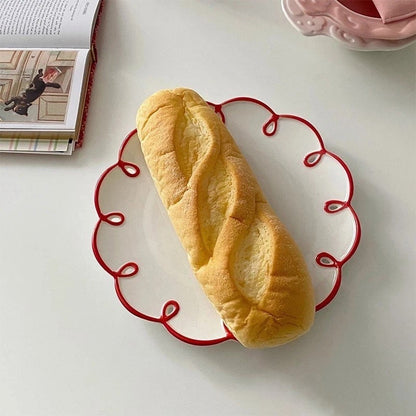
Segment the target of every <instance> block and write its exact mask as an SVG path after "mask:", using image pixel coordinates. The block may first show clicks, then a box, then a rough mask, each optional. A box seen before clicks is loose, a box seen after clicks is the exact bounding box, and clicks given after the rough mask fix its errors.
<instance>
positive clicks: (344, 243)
mask: <svg viewBox="0 0 416 416" xmlns="http://www.w3.org/2000/svg"><path fill="white" fill-rule="evenodd" d="M211 105H213V106H214V104H211ZM215 109H216V111H217V112H218V114H219V116H221V117H223V119H224V120H225V123H226V125H227V127H228V129H229V130H230V132H231V133H232V135H233V136H234V138H235V140H236V141H237V143H238V145H239V146H240V149H241V150H242V152H243V154H244V155H245V156H246V158H247V160H248V162H249V163H250V165H251V167H252V169H253V171H254V173H255V174H256V176H257V179H258V181H259V182H260V185H261V186H262V189H263V191H264V193H265V195H266V197H267V198H268V200H269V202H270V203H271V205H272V206H273V208H274V209H275V211H276V213H277V214H278V216H279V217H280V218H281V220H282V221H283V222H284V223H285V224H286V226H287V228H288V229H289V231H290V232H291V234H292V236H293V237H294V239H295V241H296V242H297V243H298V245H299V247H300V249H301V251H302V252H303V254H304V257H305V259H306V262H307V265H308V267H309V270H310V273H311V276H312V280H313V286H314V290H315V297H316V302H317V310H319V309H321V308H322V307H324V306H325V305H327V304H328V303H329V302H330V301H331V300H332V299H333V298H334V296H335V295H336V293H337V291H338V289H339V286H340V283H341V271H342V266H343V265H344V264H345V262H346V261H347V260H349V259H350V258H351V256H352V255H353V254H354V252H355V250H356V248H357V246H358V243H359V239H360V225H359V221H358V218H357V216H356V214H355V212H354V210H353V208H352V207H351V199H352V194H353V182H352V177H351V174H350V172H349V170H348V168H347V166H346V165H345V163H344V162H343V161H342V160H341V159H340V158H339V157H338V156H336V155H334V154H333V153H331V152H329V151H328V150H327V149H326V148H325V146H324V143H323V141H322V139H321V137H320V135H319V133H318V131H317V130H316V129H315V128H314V127H313V126H312V125H311V124H310V123H308V122H307V121H306V120H303V119H301V118H299V117H296V116H289V115H287V116H285V115H279V116H278V115H277V114H276V113H274V112H273V110H272V109H271V108H270V107H268V106H267V105H266V104H264V103H262V102H260V101H258V100H255V99H251V98H244V97H239V98H235V99H231V100H228V101H226V102H224V103H222V104H219V105H215ZM274 129H276V131H274ZM95 204H96V210H97V213H98V216H99V220H98V223H97V226H96V229H95V231H94V235H93V250H94V254H95V256H96V258H97V260H98V262H99V263H100V264H101V265H102V267H103V268H104V269H105V270H106V271H107V272H108V273H109V274H110V275H111V276H113V278H114V283H115V288H116V292H117V295H118V297H119V299H120V301H121V302H122V304H123V305H124V306H125V307H126V308H127V309H128V310H129V311H130V312H131V313H133V314H135V315H136V316H138V317H140V318H143V319H147V320H151V321H154V322H159V323H161V324H163V325H164V326H165V327H166V328H167V329H168V330H169V332H170V333H171V334H172V335H174V336H176V337H177V338H179V339H181V340H182V341H185V342H189V343H192V344H196V345H210V344H215V343H218V342H222V341H225V340H227V339H232V335H231V334H230V333H229V332H228V331H227V329H226V328H225V327H224V325H223V324H222V321H221V319H220V318H219V315H218V314H217V313H216V311H215V310H214V308H213V306H212V305H211V304H210V303H209V301H208V300H207V298H206V297H205V295H204V293H203V291H202V289H201V287H200V286H199V284H198V282H197V280H196V279H195V277H194V276H193V274H192V271H191V268H190V266H189V264H188V261H187V257H186V254H185V252H184V250H183V249H182V247H181V244H180V242H179V240H178V237H177V236H176V233H175V231H174V230H173V227H172V225H171V223H170V220H169V218H168V216H167V214H166V212H165V209H164V207H163V205H162V203H161V201H160V199H159V197H158V194H157V192H156V189H155V187H154V185H153V182H152V179H151V177H150V174H149V171H148V170H147V167H146V164H145V162H144V158H143V155H142V152H141V150H140V144H139V140H138V137H137V135H136V134H135V132H132V133H131V134H130V135H129V136H128V137H127V138H126V139H125V141H124V143H123V145H122V147H121V150H120V154H119V159H118V161H117V163H115V164H114V165H112V166H110V167H109V168H108V169H106V170H105V172H104V173H103V174H102V176H101V177H100V179H99V181H98V184H97V188H96V192H95Z"/></svg>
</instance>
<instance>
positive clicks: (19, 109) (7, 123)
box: [0, 0, 102, 154]
mask: <svg viewBox="0 0 416 416" xmlns="http://www.w3.org/2000/svg"><path fill="white" fill-rule="evenodd" d="M101 5H102V0H52V1H51V0H1V1H0V152H20V153H22V152H24V153H51V154H71V153H72V151H73V150H74V148H76V147H79V146H81V144H82V140H83V133H84V127H85V120H86V115H87V107H88V100H89V92H90V91H89V90H90V87H91V82H92V76H93V73H94V68H95V62H96V53H95V46H94V40H95V33H96V30H95V29H96V27H97V20H98V16H99V12H100V8H101Z"/></svg>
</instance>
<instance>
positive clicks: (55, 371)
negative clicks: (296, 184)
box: [0, 0, 416, 416]
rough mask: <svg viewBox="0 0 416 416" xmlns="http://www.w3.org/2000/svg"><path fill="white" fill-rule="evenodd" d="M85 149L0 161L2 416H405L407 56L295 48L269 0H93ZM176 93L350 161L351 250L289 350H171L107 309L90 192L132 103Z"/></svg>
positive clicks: (410, 252) (409, 336) (321, 40)
mask: <svg viewBox="0 0 416 416" xmlns="http://www.w3.org/2000/svg"><path fill="white" fill-rule="evenodd" d="M98 51H99V64H98V67H97V72H96V78H95V84H94V90H93V94H92V99H91V108H90V112H89V119H88V125H87V131H86V138H85V144H84V147H83V148H82V149H81V150H79V151H77V152H76V153H75V154H74V155H73V156H72V157H68V158H66V157H54V156H26V155H1V156H0V189H1V194H2V197H1V202H0V267H1V272H0V374H1V377H0V413H1V414H2V415H7V416H14V415H19V416H25V415H36V416H37V415H39V416H48V415H51V416H52V415H53V416H66V415H68V416H69V415H71V416H72V415H86V416H95V415H97V416H98V415H100V416H101V415H145V416H147V415H238V416H240V415H270V416H271V415H273V416H274V415H319V416H322V415H378V416H381V415H400V416H403V415H411V414H414V413H413V411H414V408H415V406H416V400H415V397H416V395H415V375H416V367H415V359H414V348H415V341H416V325H415V323H416V319H415V315H416V314H415V308H414V304H415V295H416V293H415V289H416V285H415V282H416V276H415V274H416V273H415V271H416V244H415V243H416V241H415V240H416V193H415V180H416V163H415V153H416V135H415V131H416V117H415V115H416V79H415V73H416V45H413V46H411V47H408V48H405V49H403V50H400V51H395V52H378V53H372V52H371V53H369V52H365V53H362V52H353V51H350V50H347V49H345V48H344V47H343V46H341V45H339V44H338V43H336V42H335V41H333V40H331V39H329V38H325V37H313V38H308V37H304V36H302V35H300V34H299V33H298V32H296V31H295V30H294V29H293V28H292V27H291V26H290V24H289V23H288V22H287V21H286V19H285V17H284V16H283V13H282V11H281V9H280V2H279V1H277V0H261V1H259V0H257V1H250V0H244V1H243V0H242V1H232V0H228V1H227V0H222V1H206V0H205V1H204V0H187V1H186V0H182V1H180V0H171V1H161V0H147V1H145V0H107V1H106V6H105V10H104V13H103V18H102V24H101V27H100V32H99V37H98ZM176 86H187V87H190V88H193V89H195V90H197V91H198V92H199V93H200V94H201V95H202V96H204V97H209V99H210V100H211V101H214V102H220V101H222V100H224V99H226V98H229V97H233V96H238V95H251V96H254V97H257V98H261V99H263V100H264V101H265V102H267V103H268V104H270V105H272V106H273V108H275V109H277V110H279V111H284V112H287V113H294V114H298V115H302V116H303V117H305V118H307V119H309V120H310V121H312V122H313V123H314V124H315V125H316V126H318V128H319V129H320V131H321V133H322V135H323V137H324V140H325V143H326V145H327V147H328V148H329V149H330V150H332V151H334V152H335V153H337V154H339V155H340V156H341V157H342V158H343V159H344V160H345V161H346V162H347V164H348V165H349V167H350V169H351V171H352V173H353V176H354V179H355V185H356V191H355V196H354V201H353V205H354V207H355V209H356V210H357V212H358V214H359V217H360V219H361V223H362V228H363V235H362V241H361V244H360V247H359V249H358V251H357V253H356V255H355V256H354V257H353V259H352V260H351V261H350V262H349V263H348V264H347V265H346V266H345V269H344V279H343V284H342V287H341V290H340V293H339V295H338V296H337V298H336V299H335V300H334V302H333V303H332V304H331V305H329V306H328V307H327V308H326V309H324V310H322V311H321V312H319V313H318V315H317V318H316V322H315V325H314V327H313V329H312V330H311V331H310V332H309V333H308V334H307V335H305V336H304V337H302V338H301V339H299V340H298V341H296V342H293V343H290V344H288V345H285V346H282V347H279V348H276V349H271V350H261V351H252V350H245V349H244V348H242V347H240V346H239V345H237V344H236V343H233V342H228V343H224V344H221V345H218V346H214V347H209V348H200V347H194V346H189V345H186V344H183V343H181V342H179V341H177V340H176V339H174V338H172V337H170V336H169V335H168V334H167V332H166V331H165V330H164V329H163V328H162V327H161V326H158V325H153V324H150V323H147V322H143V321H140V320H139V319H137V318H135V317H134V316H133V315H130V314H129V313H128V312H127V311H126V310H125V309H124V308H123V307H122V306H121V304H120V303H119V301H118V300H117V298H116V295H115V293H114V289H113V282H112V278H111V277H110V276H108V275H107V274H106V272H105V271H104V270H103V269H102V268H101V267H100V266H99V265H98V263H97V262H96V260H95V258H94V256H93V254H92V250H91V234H92V231H93V228H94V225H95V223H96V220H97V216H96V213H95V210H94V205H93V192H94V187H95V184H96V181H97V179H98V177H99V175H100V174H101V172H102V171H103V170H104V169H105V168H106V167H108V166H109V165H110V164H112V163H114V162H115V161H116V157H117V152H118V149H119V147H120V144H121V141H122V139H123V137H124V135H125V134H126V133H127V132H128V131H129V130H130V129H132V128H134V120H135V113H136V110H137V108H138V106H139V105H140V103H141V102H142V101H143V100H144V99H145V98H146V97H147V96H148V95H150V94H151V93H153V92H154V91H156V90H159V89H162V88H172V87H176Z"/></svg>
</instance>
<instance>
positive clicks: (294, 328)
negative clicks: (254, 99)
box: [137, 88, 315, 348]
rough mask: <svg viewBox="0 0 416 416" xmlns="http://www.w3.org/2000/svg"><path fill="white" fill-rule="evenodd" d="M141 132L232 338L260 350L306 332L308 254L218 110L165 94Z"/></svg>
mask: <svg viewBox="0 0 416 416" xmlns="http://www.w3.org/2000/svg"><path fill="white" fill-rule="evenodd" d="M137 131H138V136H139V139H140V143H141V148H142V151H143V154H144V157H145V160H146V163H147V166H148V168H149V171H150V173H151V175H152V178H153V180H154V183H155V186H156V188H157V190H158V192H159V195H160V198H161V200H162V202H163V204H164V206H165V208H166V210H167V212H168V215H169V217H170V219H171V221H172V224H173V226H174V228H175V230H176V233H177V235H178V237H179V239H180V241H181V243H182V245H183V247H184V249H185V250H186V252H187V254H188V259H189V262H190V264H191V266H192V269H193V271H194V273H195V276H196V278H197V279H198V281H199V282H200V284H201V286H202V288H203V290H204V291H205V294H206V295H207V297H208V298H209V300H210V301H211V303H212V304H213V305H214V307H215V308H216V310H217V311H218V313H219V314H220V315H221V318H222V319H223V321H224V323H225V325H226V326H227V328H228V329H229V330H230V331H231V332H232V333H233V335H234V336H235V338H236V339H237V340H238V341H239V342H240V343H241V344H242V345H244V346H246V347H249V348H263V347H274V346H277V345H280V344H285V343H287V342H289V341H292V340H294V339H295V338H298V337H299V336H300V335H302V334H304V333H305V332H307V331H308V330H309V329H310V327H311V326H312V324H313V320H314V314H315V300H314V294H313V288H312V283H311V279H310V276H309V274H308V270H307V267H306V265H305V262H304V260H303V257H302V254H301V252H300V250H299V249H298V247H297V246H296V244H295V242H294V241H293V239H292V238H291V236H290V235H289V233H288V231H287V230H286V229H285V227H284V225H283V224H282V223H281V221H280V220H279V219H278V217H277V216H276V214H275V213H274V212H273V210H272V208H271V206H270V205H269V204H268V202H267V201H266V199H265V197H264V195H263V192H262V190H261V189H260V186H259V184H258V183H257V181H256V179H255V176H254V174H253V172H252V171H251V169H250V167H249V165H248V163H247V161H246V160H245V158H244V156H243V155H242V153H241V152H240V150H239V149H238V147H237V145H236V143H235V141H234V139H233V138H232V136H231V134H230V133H229V132H228V130H227V128H226V127H225V125H224V123H223V122H222V121H221V120H220V118H219V117H218V115H217V114H216V113H215V112H214V110H213V109H212V108H211V107H210V106H209V105H208V104H207V103H206V102H205V101H204V100H203V99H202V98H201V97H200V96H199V95H198V94H197V93H196V92H194V91H192V90H189V89H185V88H178V89H174V90H163V91H159V92H157V93H155V94H154V95H152V96H151V97H149V98H148V99H147V100H146V101H145V102H144V103H143V104H142V105H141V107H140V108H139V111H138V114H137Z"/></svg>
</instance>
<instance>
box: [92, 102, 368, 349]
mask: <svg viewBox="0 0 416 416" xmlns="http://www.w3.org/2000/svg"><path fill="white" fill-rule="evenodd" d="M235 102H251V103H254V104H257V105H259V106H261V107H263V108H264V109H266V110H267V111H268V112H269V113H270V114H271V116H270V118H269V119H268V120H267V121H266V122H265V123H264V125H263V126H262V132H263V134H265V135H266V136H273V135H274V134H275V133H276V131H277V129H278V121H279V119H281V118H286V119H294V120H296V121H299V122H301V123H303V124H305V125H306V126H308V127H309V128H310V129H311V130H312V131H313V132H314V134H315V136H316V138H317V140H318V142H319V145H320V150H318V151H315V152H312V153H310V154H308V155H306V156H305V158H304V161H303V163H304V165H305V166H306V167H309V168H311V167H314V166H316V165H317V164H318V163H319V162H320V161H321V159H322V156H324V155H327V156H329V157H332V158H334V159H335V160H336V161H337V162H338V163H339V164H340V165H341V167H342V168H343V169H344V171H345V173H346V175H347V178H348V183H349V192H348V197H347V200H346V201H340V200H330V201H326V203H325V205H324V208H323V209H324V210H325V211H326V212H327V213H328V214H333V213H335V212H339V211H341V210H344V209H349V210H350V212H351V214H352V216H353V219H354V222H355V226H356V234H355V237H354V241H353V244H352V246H351V248H350V250H349V251H348V253H347V254H346V256H345V257H344V258H343V259H335V257H334V256H332V255H331V254H330V253H319V254H318V255H317V256H316V262H317V264H319V265H320V266H322V267H331V268H335V270H336V278H335V282H334V286H333V288H332V290H331V292H330V293H329V294H328V296H327V297H326V298H325V299H324V300H322V301H321V302H320V303H319V304H318V305H316V308H315V309H316V311H319V310H321V309H322V308H324V307H325V306H327V305H328V304H329V303H330V302H331V301H332V300H333V299H334V298H335V296H336V295H337V293H338V290H339V288H340V286H341V280H342V267H343V265H344V264H345V263H346V262H347V261H348V260H349V259H350V258H351V257H352V256H353V255H354V253H355V251H356V250H357V248H358V245H359V242H360V239H361V225H360V221H359V219H358V216H357V214H356V212H355V210H354V209H353V207H352V205H351V201H352V198H353V193H354V182H353V178H352V175H351V172H350V170H349V168H348V166H347V165H346V164H345V162H344V161H343V160H342V159H341V158H340V157H339V156H337V155H336V154H334V153H332V152H329V151H328V150H326V148H325V145H324V142H323V139H322V137H321V135H320V133H319V131H318V130H317V129H316V128H315V126H314V125H313V124H312V123H310V122H309V121H308V120H306V119H304V118H302V117H299V116H296V115H293V114H280V115H279V114H277V113H275V112H274V111H273V110H272V109H271V107H269V106H268V105H267V104H265V103H264V102H262V101H260V100H258V99H256V98H252V97H235V98H232V99H229V100H226V101H223V102H222V103H220V104H214V103H211V102H209V101H207V103H208V104H209V105H211V106H212V107H213V108H214V111H215V112H216V113H218V115H219V116H220V117H221V120H222V121H223V122H224V123H225V121H226V120H225V115H224V112H223V107H224V106H225V105H227V104H231V103H235ZM136 133H137V130H136V129H134V130H132V131H131V132H130V133H129V134H128V135H127V136H126V138H125V139H124V142H123V144H122V146H121V148H120V151H119V154H118V161H117V163H115V164H113V165H111V166H110V167H109V168H107V169H106V170H105V171H104V172H103V173H102V175H101V176H100V178H99V179H98V182H97V185H96V189H95V193H94V205H95V209H96V212H97V214H98V217H99V220H98V222H97V224H96V226H95V229H94V233H93V238H92V249H93V253H94V255H95V258H96V259H97V261H98V263H99V264H100V265H101V267H102V268H103V269H104V270H105V271H106V272H107V273H108V274H110V275H111V276H113V278H114V286H115V291H116V294H117V297H118V298H119V300H120V302H121V303H122V305H123V306H124V307H125V308H126V309H127V310H128V311H129V312H130V313H132V314H133V315H135V316H137V317H139V318H141V319H144V320H147V321H151V322H158V323H161V324H162V325H163V326H164V327H165V328H166V330H167V331H168V332H169V333H170V334H171V335H173V336H174V337H175V338H177V339H179V340H181V341H183V342H185V343H188V344H192V345H198V346H209V345H215V344H219V343H222V342H224V341H227V340H235V337H234V335H233V334H232V333H231V332H230V330H229V329H228V328H227V327H226V326H225V325H224V330H225V335H224V337H220V338H216V339H209V340H199V339H193V338H189V337H187V336H185V335H183V334H181V333H179V332H178V331H176V330H175V329H174V328H173V327H172V326H171V325H170V324H169V320H170V319H172V318H174V317H175V316H176V315H177V314H178V313H179V311H180V305H179V303H178V302H177V301H175V300H169V301H167V302H166V303H165V304H164V305H163V306H162V313H161V316H160V317H155V316H150V315H147V314H144V313H142V312H140V311H138V310H137V309H136V308H134V307H133V306H131V305H130V304H129V303H128V301H127V300H126V298H125V297H124V295H123V294H122V292H121V288H120V283H119V279H120V278H125V277H131V276H133V275H136V274H137V273H138V271H139V266H138V265H137V264H136V263H133V262H129V263H126V264H124V265H123V266H121V267H120V269H119V270H118V271H114V270H112V269H111V268H110V267H108V265H107V264H106V263H105V262H104V260H103V258H102V257H101V255H100V253H99V250H98V244H97V236H98V230H99V228H100V226H101V224H102V223H103V222H106V223H108V224H109V225H112V226H119V225H121V224H122V223H123V222H124V220H125V218H124V215H123V213H119V212H110V213H107V214H104V213H103V212H102V211H101V209H100V204H99V194H100V189H101V185H102V183H103V181H104V179H105V177H106V176H107V175H108V174H109V173H110V172H111V171H112V170H113V169H115V168H120V169H122V171H123V172H124V174H125V175H126V176H129V177H135V176H137V175H139V174H140V168H139V167H138V166H137V165H134V164H132V163H130V162H125V161H123V160H122V156H123V152H124V149H125V147H126V146H127V143H128V142H129V140H130V139H131V138H132V137H133V136H134V135H135V134H136Z"/></svg>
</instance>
